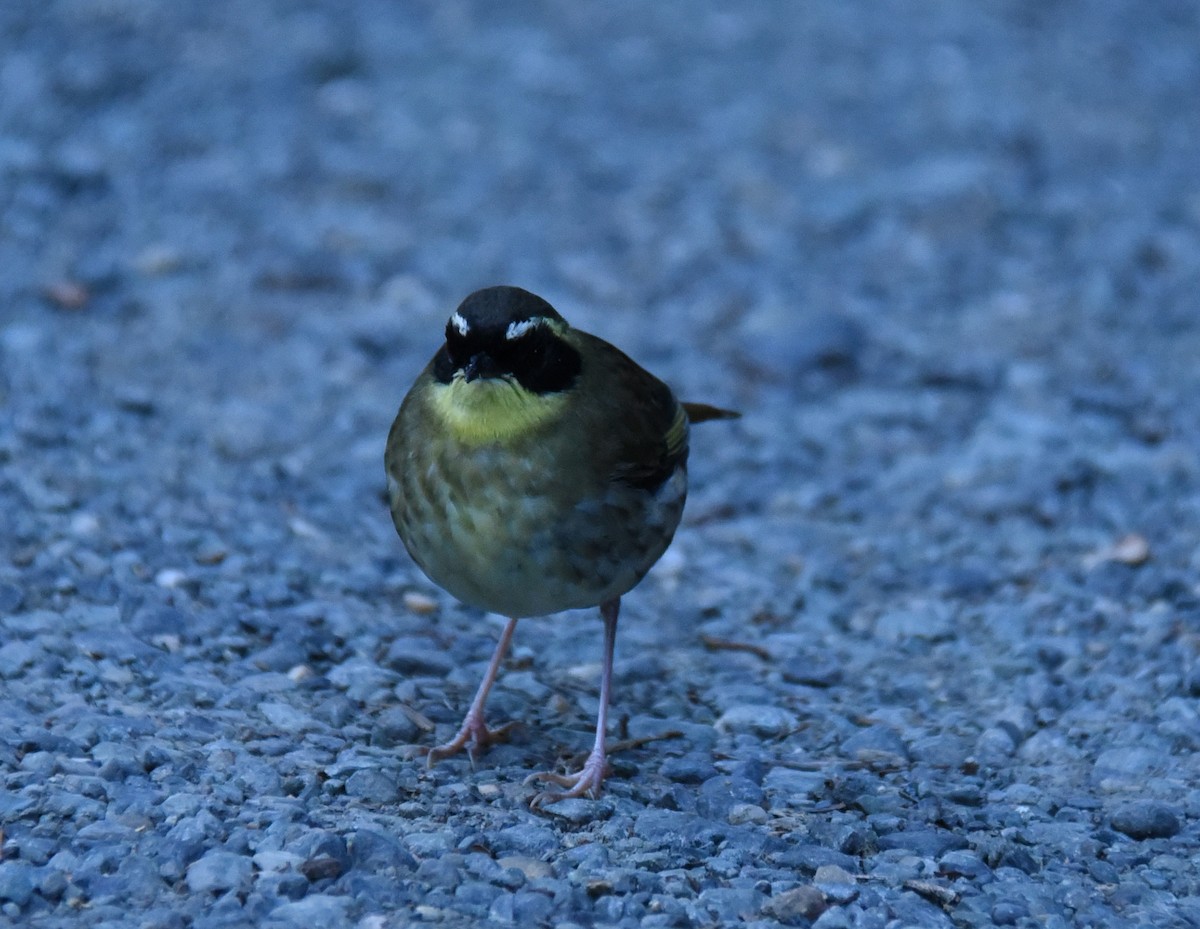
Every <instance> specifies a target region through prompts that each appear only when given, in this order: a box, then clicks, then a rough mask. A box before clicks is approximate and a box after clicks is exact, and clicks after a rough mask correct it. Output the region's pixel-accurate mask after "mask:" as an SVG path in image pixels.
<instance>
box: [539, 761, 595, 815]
mask: <svg viewBox="0 0 1200 929" xmlns="http://www.w3.org/2000/svg"><path fill="white" fill-rule="evenodd" d="M607 773H608V759H607V758H606V757H605V754H604V752H602V751H600V752H597V751H593V752H592V753H591V754H590V755H588V759H587V761H586V762H584V765H583V767H582V768H581V769H580V770H578V771H576V772H575V773H574V774H556V773H554V772H553V771H541V772H539V773H537V774H531V775H529V777H527V778H525V783H526V784H532V783H533V782H534V781H549V782H550V783H551V784H557V785H558V786H559V787H565V788H566V790H562V791H557V790H543V791H541V792H540V793H538V794H537V795H536V796H535V797H534V798H533V799H532V800H531V801H529V806H530V807H531V808H532V809H535V810H537V809H540V808H541V807H543V806H546V805H547V804H550V803H558V801H559V800H566V799H568V798H569V797H591V798H592V799H593V800H596V799H599V797H600V785H601V784H603V783H604V776H605V775H606V774H607Z"/></svg>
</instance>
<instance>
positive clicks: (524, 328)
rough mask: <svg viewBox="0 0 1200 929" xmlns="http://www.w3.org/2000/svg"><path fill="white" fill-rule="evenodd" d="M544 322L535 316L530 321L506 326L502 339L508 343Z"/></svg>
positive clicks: (526, 320)
mask: <svg viewBox="0 0 1200 929" xmlns="http://www.w3.org/2000/svg"><path fill="white" fill-rule="evenodd" d="M543 322H544V320H543V319H542V317H540V316H535V317H533V318H532V319H523V320H521V321H520V322H512V323H509V324H508V328H507V329H505V330H504V338H506V339H507V340H508V341H510V342H511V341H512V340H513V339H519V338H521V336H523V335H524V334H525V333H527V332H528V331H529V330H530V329H532V328H533V327H534V326H540V325H541V324H542V323H543Z"/></svg>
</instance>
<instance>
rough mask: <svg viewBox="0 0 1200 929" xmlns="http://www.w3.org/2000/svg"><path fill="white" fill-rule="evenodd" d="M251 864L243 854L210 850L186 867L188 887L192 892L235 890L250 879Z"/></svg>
mask: <svg viewBox="0 0 1200 929" xmlns="http://www.w3.org/2000/svg"><path fill="white" fill-rule="evenodd" d="M251 871H252V865H251V862H250V859H249V858H247V857H246V856H245V855H238V854H235V853H233V852H222V851H212V852H208V853H207V854H206V855H204V856H203V857H202V858H199V859H197V860H196V861H194V862H192V863H191V864H190V865H189V866H188V869H187V885H188V889H189V890H191V891H192V892H194V893H223V892H225V891H227V890H236V889H239V888H240V887H242V885H243V884H245V883H247V882H248V881H249V880H250V874H251Z"/></svg>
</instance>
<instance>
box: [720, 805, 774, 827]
mask: <svg viewBox="0 0 1200 929" xmlns="http://www.w3.org/2000/svg"><path fill="white" fill-rule="evenodd" d="M726 819H728V820H729V823H730V825H733V826H742V825H746V824H751V825H761V824H762V823H765V822H766V821H767V811H766V810H764V809H763V808H762V807H761V806H759V805H758V804H756V803H737V804H734V806H733V807H731V808H730V810H729V815H728V816H727V817H726Z"/></svg>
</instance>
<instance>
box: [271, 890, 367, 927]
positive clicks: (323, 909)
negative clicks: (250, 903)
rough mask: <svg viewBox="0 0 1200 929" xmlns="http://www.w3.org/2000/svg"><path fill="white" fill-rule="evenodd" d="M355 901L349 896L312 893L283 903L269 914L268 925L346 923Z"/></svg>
mask: <svg viewBox="0 0 1200 929" xmlns="http://www.w3.org/2000/svg"><path fill="white" fill-rule="evenodd" d="M353 907H354V901H353V900H351V899H350V898H348V897H335V896H331V895H329V894H310V895H309V896H307V897H305V898H304V899H303V900H296V901H294V902H290V903H283V904H280V905H279V906H277V907H275V909H273V910H271V912H270V913H269V914H267V920H266V925H267V926H271V927H275V926H279V927H281V929H283V927H288V929H290V927H293V926H294V927H296V929H311V927H314V926H339V925H344V923H345V920H346V918H347V917H348V916H349V914H350V912H351V910H352V908H353Z"/></svg>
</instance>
